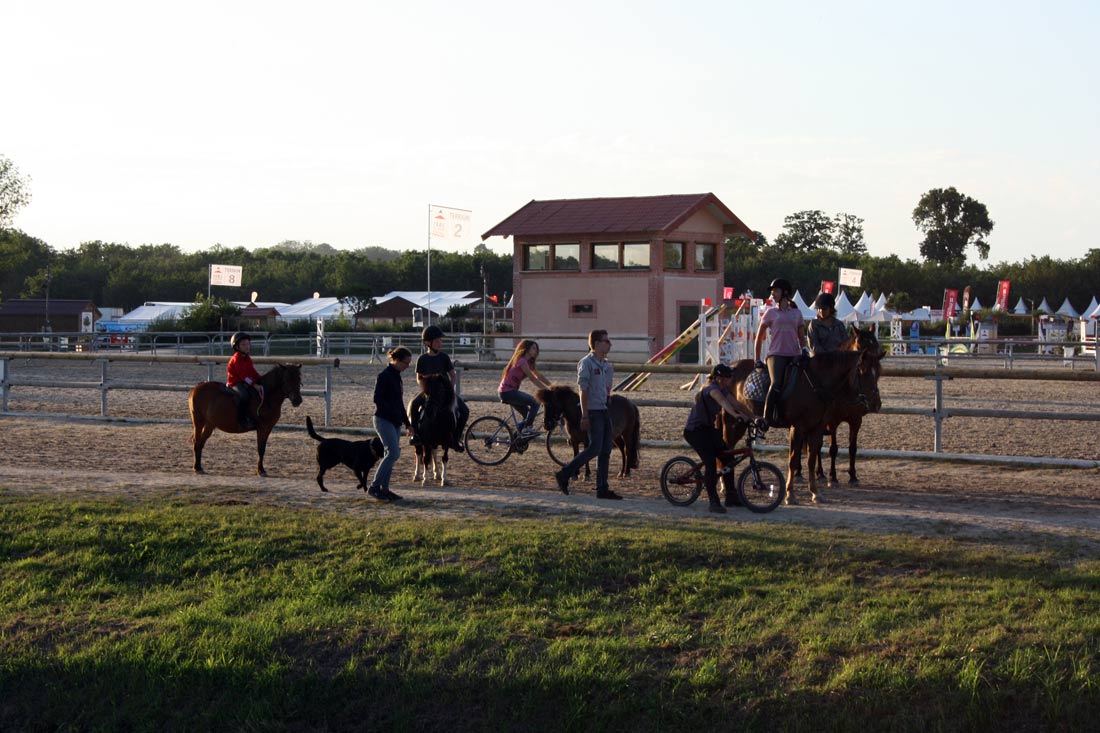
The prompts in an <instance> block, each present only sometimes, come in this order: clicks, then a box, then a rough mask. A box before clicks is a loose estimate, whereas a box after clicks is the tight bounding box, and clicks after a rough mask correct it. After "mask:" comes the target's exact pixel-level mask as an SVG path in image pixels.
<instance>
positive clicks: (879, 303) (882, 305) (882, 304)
mask: <svg viewBox="0 0 1100 733" xmlns="http://www.w3.org/2000/svg"><path fill="white" fill-rule="evenodd" d="M875 310H876V311H884V310H886V293H879V296H878V300H876V301H875Z"/></svg>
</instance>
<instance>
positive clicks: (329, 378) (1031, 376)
mask: <svg viewBox="0 0 1100 733" xmlns="http://www.w3.org/2000/svg"><path fill="white" fill-rule="evenodd" d="M32 360H33V361H35V362H37V361H39V360H46V361H50V360H53V361H64V360H75V361H92V362H95V363H97V364H98V367H99V380H98V381H89V380H60V379H51V378H48V377H44V376H42V374H40V373H35V372H36V371H37V367H33V366H29V367H28V369H29V371H31V372H32V374H30V375H22V374H19V373H17V372H18V371H19V369H18V367H17V365H19V364H28V365H29V364H30V362H31V361H32ZM226 361H227V357H225V356H219V355H193V356H184V355H151V354H126V353H115V354H110V355H104V354H89V353H80V352H77V353H64V352H63V353H57V352H34V353H28V352H6V351H0V414H3V415H13V416H14V415H19V416H27V415H34V414H36V413H28V412H12V411H9V410H8V401H9V395H10V393H11V391H12V390H13V389H18V388H21V387H34V388H46V389H92V390H98V391H99V393H100V418H103V419H109V418H110V412H109V400H108V398H109V395H110V393H111V392H112V391H115V390H147V391H170V392H186V391H189V390H190V389H191V386H192V385H190V384H164V383H154V382H145V381H136V380H132V379H117V378H112V376H111V372H110V365H111V364H112V363H115V364H125V363H129V362H137V363H141V364H155V363H177V364H178V363H186V364H196V365H199V366H201V367H205V369H206V374H207V379H209V380H212V381H213V380H214V379H216V378H219V379H220V376H221V374H222V372H221V371H220V370H219V371H217V372H215V369H216V367H218V366H219V365H224V364H225V362H226ZM255 361H256V362H257V363H260V364H264V363H269V364H274V363H280V362H282V361H285V360H284V359H276V358H273V357H255ZM294 361H295V362H297V363H302V364H303V365H304V366H310V367H320V368H322V369H323V374H324V376H323V386H322V388H321V389H303V390H302V394H303V395H305V396H319V397H323V398H324V402H325V416H324V424H325V425H326V426H328V425H330V423H331V417H332V396H333V392H334V386H335V384H336V382H335V381H334V370H336V369H338V368H339V364H340V360H339V359H323V358H322V359H318V358H314V357H295V358H294ZM891 361H894V363H895V364H897V363H899V362H902V360H900V359H897V360H895V359H891ZM356 363H362V361H357V362H356ZM460 364H461V369H463V370H469V371H475V370H492V371H494V372H496V371H499V370H500V368H501V366H500V363H499V362H498V363H491V362H465V363H463V362H460ZM575 369H576V365H575V363H573V362H546V363H542V364H540V371H543V372H555V371H558V372H575ZM616 369H617V370H618V371H619V372H621V373H622V374H627V373H630V372H632V371H645V372H650V373H654V374H684V375H695V374H699V373H702V372H704V371H706V368H705V367H699V366H686V365H662V366H656V365H646V364H623V363H620V364H616ZM883 373H884V376H891V377H916V378H923V379H926V380H929V381H931V382H933V393H934V394H933V398H932V402H931V404H930V405H929V406H927V407H911V406H902V405H891V404H889V403H887V404H885V405H884V406H883V408H882V413H883V414H887V415H912V416H917V417H926V418H931V419H932V421H933V435H932V442H933V447H932V451H931V453H925V452H916V451H877V450H874V449H868V450H861V451H860V453H861V455H867V456H876V455H879V456H888V457H912V458H923V457H940V458H947V459H954V460H967V461H972V462H989V463H1021V464H1028V465H1058V466H1068V467H1087V468H1096V467H1100V461H1097V460H1095V459H1092V458H1083V459H1056V458H1040V457H1026V456H1025V457H1021V456H981V455H971V454H947V453H944V452H943V433H944V429H945V425H944V423H945V421H946V420H947V419H948V418H951V417H977V418H987V419H1034V420H1072V421H1083V422H1100V412H1088V411H1085V410H1082V409H1080V406H1079V405H1077V404H1074V403H1062V404H1061V405H1060V406H1061V407H1064V408H1066V409H1057V410H1052V409H1045V410H1026V409H1025V410H1006V409H985V408H968V407H961V406H949V405H948V404H947V398H946V397H945V395H944V391H943V383H944V382H945V381H949V380H952V379H983V380H989V379H995V380H1004V379H1012V380H1047V381H1064V382H1077V383H1080V382H1100V374H1098V373H1096V372H1086V371H1072V370H1071V371H1066V370H1060V369H1026V370H1025V369H1013V370H1010V371H1006V370H1003V369H981V368H975V367H937V368H920V367H915V368H914V367H910V366H887V367H886V368H885V369H884V372H883ZM360 386H363V385H360ZM459 386H460V390H461V382H460V385H459ZM630 396H631V399H632V400H633V401H634V402H635V403H636V404H637V405H638V406H639V407H676V408H685V409H686V408H687V407H688V406H689V405H690V400H689V399H687V398H685V399H683V400H667V399H647V398H644V397H640V396H636V395H634V394H631V395H630ZM463 397H464V398H465V399H466V400H467V401H471V402H479V401H484V402H492V403H496V402H498V399H497V396H496V395H495V394H484V395H480V394H464V395H463ZM887 400H889V395H887ZM60 416H71V417H80V416H77V415H66V414H64V413H62V414H61V415H60ZM85 419H87V417H86V416H85ZM648 442H650V443H652V444H654V445H662V446H663V445H665V444H666V443H667V441H656V442H654V441H648ZM677 445H678V443H677Z"/></svg>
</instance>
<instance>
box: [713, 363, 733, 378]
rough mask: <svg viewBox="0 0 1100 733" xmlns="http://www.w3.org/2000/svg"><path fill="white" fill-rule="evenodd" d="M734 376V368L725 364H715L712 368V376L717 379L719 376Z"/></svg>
mask: <svg viewBox="0 0 1100 733" xmlns="http://www.w3.org/2000/svg"><path fill="white" fill-rule="evenodd" d="M732 376H733V370H732V369H730V368H729V367H728V366H726V365H725V364H715V365H714V368H713V369H711V370H710V378H711V379H716V378H718V377H722V378H728V377H732Z"/></svg>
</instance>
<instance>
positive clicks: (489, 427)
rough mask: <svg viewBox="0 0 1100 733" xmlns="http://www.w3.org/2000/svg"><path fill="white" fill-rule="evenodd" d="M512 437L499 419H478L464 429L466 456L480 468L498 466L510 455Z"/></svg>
mask: <svg viewBox="0 0 1100 733" xmlns="http://www.w3.org/2000/svg"><path fill="white" fill-rule="evenodd" d="M514 437H515V436H513V435H512V429H511V428H510V427H508V425H507V423H505V422H504V421H503V420H501V419H500V418H499V417H492V416H491V415H486V416H485V417H479V418H478V419H477V420H474V421H473V422H472V423H470V426H469V427H468V428H466V438H465V441H466V455H468V456H469V457H470V459H471V460H473V462H474V463H480V464H481V465H482V466H499V465H500V464H502V463H504V461H505V460H507V458H508V456H510V455H512V442H513V439H514Z"/></svg>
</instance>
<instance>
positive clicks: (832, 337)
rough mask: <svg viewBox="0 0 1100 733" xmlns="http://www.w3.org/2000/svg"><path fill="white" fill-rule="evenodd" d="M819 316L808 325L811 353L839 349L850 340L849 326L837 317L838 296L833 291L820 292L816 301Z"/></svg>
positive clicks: (815, 305)
mask: <svg viewBox="0 0 1100 733" xmlns="http://www.w3.org/2000/svg"><path fill="white" fill-rule="evenodd" d="M814 308H816V309H817V318H815V319H813V320H812V321H810V325H809V326H807V327H806V331H807V336H808V338H809V341H810V353H811V354H823V353H826V352H829V351H839V350H840V347H841V345H842V344H843V343H844V342H845V341H847V340H848V326H846V325H845V324H844V322H843V321H841V320H840V319H839V318H837V317H836V298H835V297H833V294H832V293H819V294H818V296H817V300H815V301H814Z"/></svg>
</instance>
